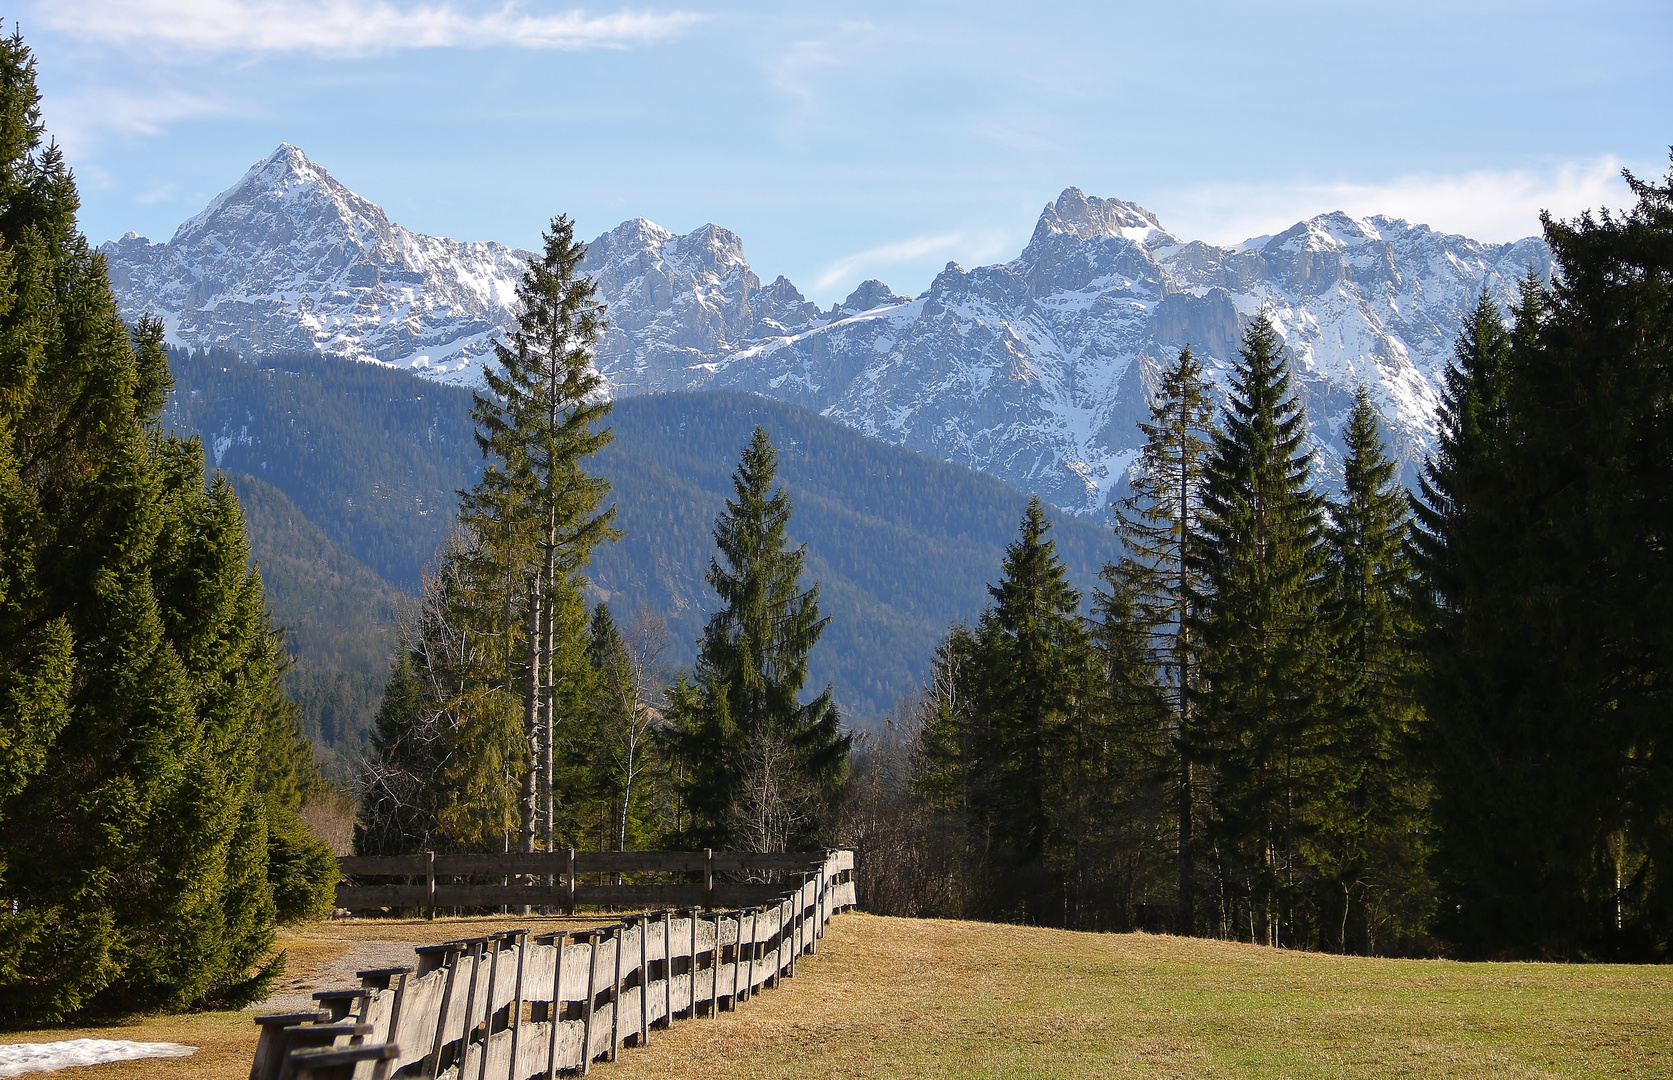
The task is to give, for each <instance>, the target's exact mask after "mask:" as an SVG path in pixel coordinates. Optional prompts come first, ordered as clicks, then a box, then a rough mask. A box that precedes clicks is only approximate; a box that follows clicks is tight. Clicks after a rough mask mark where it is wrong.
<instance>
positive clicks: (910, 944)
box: [4, 913, 1673, 1080]
mask: <svg viewBox="0 0 1673 1080" xmlns="http://www.w3.org/2000/svg"><path fill="white" fill-rule="evenodd" d="M504 925H510V923H508V922H506V921H504V920H493V921H492V922H483V921H481V920H472V921H470V922H469V924H468V925H461V924H459V923H455V922H452V921H450V920H446V921H439V922H438V923H424V922H412V923H385V924H381V925H380V924H375V923H352V924H345V925H339V926H333V925H331V924H321V925H318V926H311V927H307V928H303V929H298V930H293V931H291V932H290V933H289V935H288V936H287V937H286V939H285V941H284V944H285V946H286V947H287V948H288V949H289V950H290V952H291V957H292V964H291V971H290V974H289V975H287V982H289V983H290V984H292V985H293V986H300V987H306V986H308V985H311V984H312V981H313V980H315V979H316V978H317V975H318V973H319V972H320V970H321V969H322V968H323V967H324V966H325V965H326V964H328V963H330V962H331V961H333V960H336V959H339V958H341V957H343V956H345V955H346V954H347V953H348V952H349V950H351V949H354V948H356V947H359V944H360V943H362V942H364V941H366V940H379V941H387V940H395V939H401V938H408V939H411V940H413V941H434V940H438V939H440V938H446V937H450V936H452V937H457V936H462V935H464V934H473V933H482V932H485V931H486V930H488V929H494V928H498V927H500V926H504ZM251 1015H252V1014H251V1013H248V1012H246V1013H204V1014H198V1015H191V1016H178V1017H156V1018H145V1019H138V1020H135V1021H132V1022H130V1023H127V1024H123V1025H118V1026H112V1027H103V1028H97V1029H94V1028H79V1029H74V1030H73V1031H70V1030H54V1031H51V1032H37V1033H30V1034H27V1035H24V1034H11V1035H7V1036H5V1037H4V1040H5V1041H13V1040H15V1039H19V1038H33V1039H42V1038H73V1037H82V1036H86V1037H100V1038H128V1039H140V1040H145V1041H179V1042H187V1043H191V1044H194V1045H198V1046H200V1047H202V1049H200V1050H199V1052H198V1053H197V1054H196V1055H195V1056H194V1057H192V1058H187V1059H181V1060H154V1061H140V1062H130V1063H124V1064H118V1065H107V1066H99V1067H96V1068H90V1069H84V1070H80V1071H78V1072H76V1073H74V1074H71V1075H75V1076H77V1077H78V1080H79V1078H82V1077H86V1078H89V1080H92V1078H99V1080H103V1078H105V1077H112V1078H114V1077H139V1076H146V1077H179V1078H181V1080H242V1078H243V1077H244V1076H246V1075H247V1074H248V1071H249V1063H250V1053H251V1051H252V1050H253V1049H254V1045H255V1034H256V1031H255V1028H256V1025H255V1024H254V1023H252V1022H251V1020H250V1016H251ZM594 1072H595V1074H596V1075H599V1076H603V1077H619V1078H620V1080H652V1078H675V1077H678V1078H681V1080H732V1078H738V1080H742V1078H745V1077H748V1078H750V1080H766V1078H773V1077H786V1078H789V1077H796V1078H798V1080H805V1078H808V1077H832V1078H847V1077H892V1078H893V1077H898V1078H902V1080H907V1078H911V1080H920V1078H922V1080H931V1078H936V1080H938V1078H942V1077H961V1078H963V1077H973V1078H992V1080H1001V1078H1004V1080H1010V1078H1018V1080H1021V1078H1029V1080H1035V1078H1041V1080H1044V1078H1054V1080H1055V1078H1065V1080H1067V1078H1082V1077H1084V1078H1092V1077H1142V1078H1157V1080H1160V1078H1171V1077H1202V1078H1227V1080H1230V1078H1254V1077H1261V1078H1268V1077H1285V1078H1307V1077H1349V1076H1351V1077H1356V1078H1375V1077H1400V1078H1402V1080H1405V1078H1410V1077H1417V1076H1421V1077H1495V1078H1497V1077H1506V1078H1521V1077H1528V1078H1534V1077H1539V1078H1546V1077H1646V1078H1648V1077H1666V1076H1669V1075H1673V967H1669V966H1662V967H1653V966H1627V965H1601V964H1600V965H1577V964H1573V965H1560V964H1463V963H1453V962H1449V961H1435V960H1384V959H1366V958H1360V957H1340V956H1328V955H1321V954H1317V953H1302V952H1290V951H1283V950H1273V949H1269V948H1265V947H1261V946H1255V945H1242V944H1233V943H1226V942H1218V941H1205V940H1198V939H1186V938H1172V937H1164V936H1156V935H1147V934H1088V933H1074V932H1069V931H1062V930H1047V929H1038V928H1033V927H1020V926H1000V925H991V924H985V923H969V922H952V921H937V920H921V921H920V920H905V919H890V918H881V917H878V916H872V915H864V914H859V913H850V914H847V915H843V916H840V917H839V918H838V919H836V921H835V922H834V923H833V924H832V926H831V928H830V932H829V934H828V935H827V937H826V938H825V940H824V941H823V942H822V943H821V948H820V951H819V954H818V956H816V957H806V958H804V959H803V960H802V962H801V964H800V966H799V970H798V974H797V977H796V978H795V979H792V980H789V981H787V982H786V983H785V986H784V988H783V989H782V990H779V991H768V992H765V993H762V994H761V995H759V996H758V997H757V998H756V999H754V1000H753V1001H751V1002H749V1003H747V1004H746V1005H745V1006H744V1008H743V1009H742V1010H740V1011H739V1012H737V1013H735V1014H734V1013H724V1014H722V1015H721V1017H720V1018H719V1019H718V1020H706V1019H700V1020H697V1021H695V1022H680V1023H678V1024H676V1025H675V1026H674V1028H673V1029H672V1030H671V1031H668V1032H660V1031H659V1032H656V1033H654V1034H653V1036H652V1038H651V1040H650V1045H649V1046H648V1047H646V1048H644V1049H628V1050H624V1051H623V1052H622V1054H621V1059H620V1061H619V1062H617V1063H616V1064H614V1065H598V1066H595V1067H594Z"/></svg>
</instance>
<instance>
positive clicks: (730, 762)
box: [662, 427, 852, 847]
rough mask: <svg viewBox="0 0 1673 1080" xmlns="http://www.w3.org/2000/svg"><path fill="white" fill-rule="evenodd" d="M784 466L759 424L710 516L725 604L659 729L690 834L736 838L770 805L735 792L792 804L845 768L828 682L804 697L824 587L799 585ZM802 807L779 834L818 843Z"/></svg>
mask: <svg viewBox="0 0 1673 1080" xmlns="http://www.w3.org/2000/svg"><path fill="white" fill-rule="evenodd" d="M777 472H778V453H777V451H775V450H774V449H773V445H772V441H771V440H770V439H769V438H768V437H767V432H766V431H765V430H764V429H763V428H760V427H757V428H756V429H755V435H754V437H753V438H752V439H751V440H750V444H749V446H747V447H745V449H744V452H743V455H742V457H741V458H740V459H739V462H738V468H737V471H736V472H734V473H733V475H732V486H733V491H734V497H733V498H730V499H727V500H726V509H725V511H724V512H723V513H722V514H721V516H720V517H719V519H718V520H717V521H716V522H715V529H714V537H715V545H716V546H717V547H718V548H719V550H720V559H711V560H710V562H709V570H708V575H707V578H708V582H709V585H710V586H711V587H713V588H714V590H715V592H716V594H718V596H719V598H720V602H721V605H722V606H721V609H720V610H719V611H717V612H715V613H714V614H713V615H712V616H710V618H709V621H708V624H707V625H706V626H705V627H704V630H703V637H702V640H701V642H700V643H699V651H698V656H697V663H696V665H695V667H694V668H693V670H692V673H691V675H690V677H689V678H686V677H683V676H682V677H681V678H680V679H679V680H678V681H677V682H676V683H675V686H674V688H673V690H672V692H671V695H670V699H671V700H670V706H669V712H668V719H669V725H668V727H666V728H665V729H663V734H662V737H663V738H664V740H665V742H666V745H667V749H668V752H669V753H670V754H671V755H672V756H673V757H674V758H675V759H676V760H677V761H678V762H679V763H680V765H681V779H680V780H679V786H680V789H681V793H682V796H683V799H684V801H685V804H686V808H687V810H688V811H689V814H690V825H689V827H688V829H687V831H686V836H685V837H684V839H685V840H686V841H687V842H692V843H697V844H699V845H701V846H710V847H720V846H724V845H725V844H726V843H727V842H729V841H730V840H731V839H732V837H733V836H734V834H735V833H737V831H738V830H737V828H736V826H735V824H734V822H735V820H736V818H737V816H738V815H739V813H740V812H741V813H743V814H744V815H745V816H747V817H752V818H759V817H760V816H761V815H762V814H763V813H766V812H767V810H768V808H766V807H763V806H750V807H747V808H743V807H740V806H739V805H738V803H737V800H738V798H739V793H740V792H742V791H745V790H746V789H748V790H751V791H754V792H756V793H757V795H756V796H755V801H756V802H762V801H773V802H775V803H782V804H783V805H785V806H791V805H796V804H799V803H805V802H807V801H808V800H809V799H813V798H816V797H818V796H821V795H823V796H828V795H829V793H830V791H831V789H833V788H834V786H835V785H836V784H837V783H839V782H840V781H841V780H842V778H843V777H844V776H845V775H846V773H847V768H848V751H849V747H850V746H851V744H852V736H850V735H848V734H846V733H844V732H843V731H842V730H841V726H840V718H839V714H838V712H837V706H836V702H835V701H833V700H832V697H831V688H830V687H829V686H827V687H825V689H824V690H823V691H822V692H821V693H820V694H819V695H818V696H817V697H815V698H813V699H812V700H811V701H807V702H802V701H801V700H799V698H800V695H801V692H802V688H803V687H804V686H805V685H806V683H807V662H808V654H809V653H810V652H811V651H812V649H813V647H814V645H815V644H817V643H818V641H819V635H820V634H821V633H822V632H823V631H824V629H825V626H826V624H827V622H828V621H829V620H828V619H826V618H821V617H820V615H819V586H818V584H817V583H815V584H814V585H813V586H812V587H811V588H808V589H805V590H804V589H803V588H802V587H801V580H800V579H801V575H802V567H803V565H804V560H805V557H806V556H805V554H804V551H803V549H801V548H790V547H789V541H788V540H787V539H786V529H787V528H788V526H789V523H790V514H791V505H790V496H789V495H788V494H787V493H786V492H785V491H784V489H783V488H775V487H774V486H773V485H774V479H775V477H776V476H777ZM722 559H723V560H725V562H724V565H723V564H722V562H721V560H722ZM757 774H758V775H757ZM775 812H778V811H775ZM795 816H796V817H797V821H796V822H795V824H794V827H793V828H790V829H789V830H788V831H787V832H786V831H785V830H782V829H780V830H775V832H777V833H780V834H782V835H784V836H785V837H786V841H785V842H786V843H789V844H792V845H794V844H799V843H809V842H812V841H813V839H814V838H815V837H816V834H817V831H818V826H819V822H818V820H817V818H816V816H814V815H810V814H808V813H805V812H804V813H799V814H797V815H795Z"/></svg>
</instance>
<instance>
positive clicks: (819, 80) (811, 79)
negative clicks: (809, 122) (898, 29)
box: [764, 22, 879, 117]
mask: <svg viewBox="0 0 1673 1080" xmlns="http://www.w3.org/2000/svg"><path fill="white" fill-rule="evenodd" d="M878 40H879V32H878V29H877V27H875V26H873V25H872V24H871V23H868V22H847V23H843V24H842V25H840V26H838V27H837V28H836V29H835V30H833V31H831V32H830V33H828V34H826V35H824V36H823V37H818V38H808V39H804V40H801V41H792V42H790V43H789V44H788V45H787V46H785V47H784V49H783V50H782V51H781V52H779V53H777V54H775V55H774V56H772V57H770V58H768V60H767V61H766V63H765V65H764V67H765V70H766V75H767V82H768V84H769V85H771V86H772V88H773V89H774V90H777V91H778V92H779V93H781V94H783V95H784V96H785V97H787V98H789V99H790V100H791V101H793V102H795V104H796V107H797V111H798V113H799V114H800V115H802V116H804V117H805V116H807V115H808V114H811V113H813V112H815V111H817V110H818V109H819V107H820V105H821V103H822V100H823V95H822V93H821V90H822V87H823V84H824V83H825V81H826V80H827V79H828V78H829V77H830V76H831V74H832V73H834V72H837V71H840V70H842V69H845V68H849V67H852V66H853V65H854V64H855V63H857V62H858V60H859V58H860V57H861V56H862V55H863V54H864V53H865V52H866V51H867V50H868V49H870V48H873V47H874V46H875V45H876V44H877V42H878Z"/></svg>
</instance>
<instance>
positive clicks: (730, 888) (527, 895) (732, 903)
mask: <svg viewBox="0 0 1673 1080" xmlns="http://www.w3.org/2000/svg"><path fill="white" fill-rule="evenodd" d="M825 859H826V853H825V852H821V851H791V852H752V851H587V852H577V851H575V850H573V849H570V850H568V851H553V852H534V853H526V852H511V853H506V854H497V855H436V854H433V853H428V852H426V853H425V854H422V855H388V856H384V855H349V856H344V857H342V858H340V859H338V860H337V865H338V869H339V871H340V872H341V873H342V875H343V876H344V877H345V878H409V879H420V878H421V879H423V880H421V881H419V880H412V881H408V882H406V883H402V884H387V883H385V884H361V883H353V882H345V883H343V884H340V885H338V886H337V906H338V907H340V908H344V909H346V910H349V911H370V910H375V909H378V908H396V907H410V908H420V909H425V910H427V911H428V912H429V913H430V915H431V917H434V916H435V912H436V909H437V908H444V907H500V906H502V905H503V906H509V907H515V908H520V907H524V906H527V907H554V908H563V909H565V910H567V911H569V912H571V913H574V911H575V909H576V908H577V907H579V906H581V905H584V904H585V905H599V906H610V907H639V908H644V907H706V908H713V907H738V906H748V905H753V904H764V903H767V902H768V901H770V900H772V899H774V898H776V897H778V896H780V895H782V894H783V893H784V892H785V891H786V885H784V884H777V883H760V882H729V881H717V880H716V875H719V874H757V873H778V872H792V873H793V872H795V871H802V872H807V873H812V872H814V871H815V870H816V868H818V867H820V866H822V865H823V864H824V862H825ZM643 873H658V874H662V873H683V874H701V875H702V880H701V881H700V882H691V883H672V884H621V885H585V884H581V883H580V881H579V880H578V879H579V878H580V876H581V875H583V874H643ZM458 877H465V878H484V877H488V878H492V877H498V878H500V879H501V880H500V881H499V882H498V883H481V882H473V883H468V884H456V883H453V882H452V881H450V880H448V879H451V878H458Z"/></svg>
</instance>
